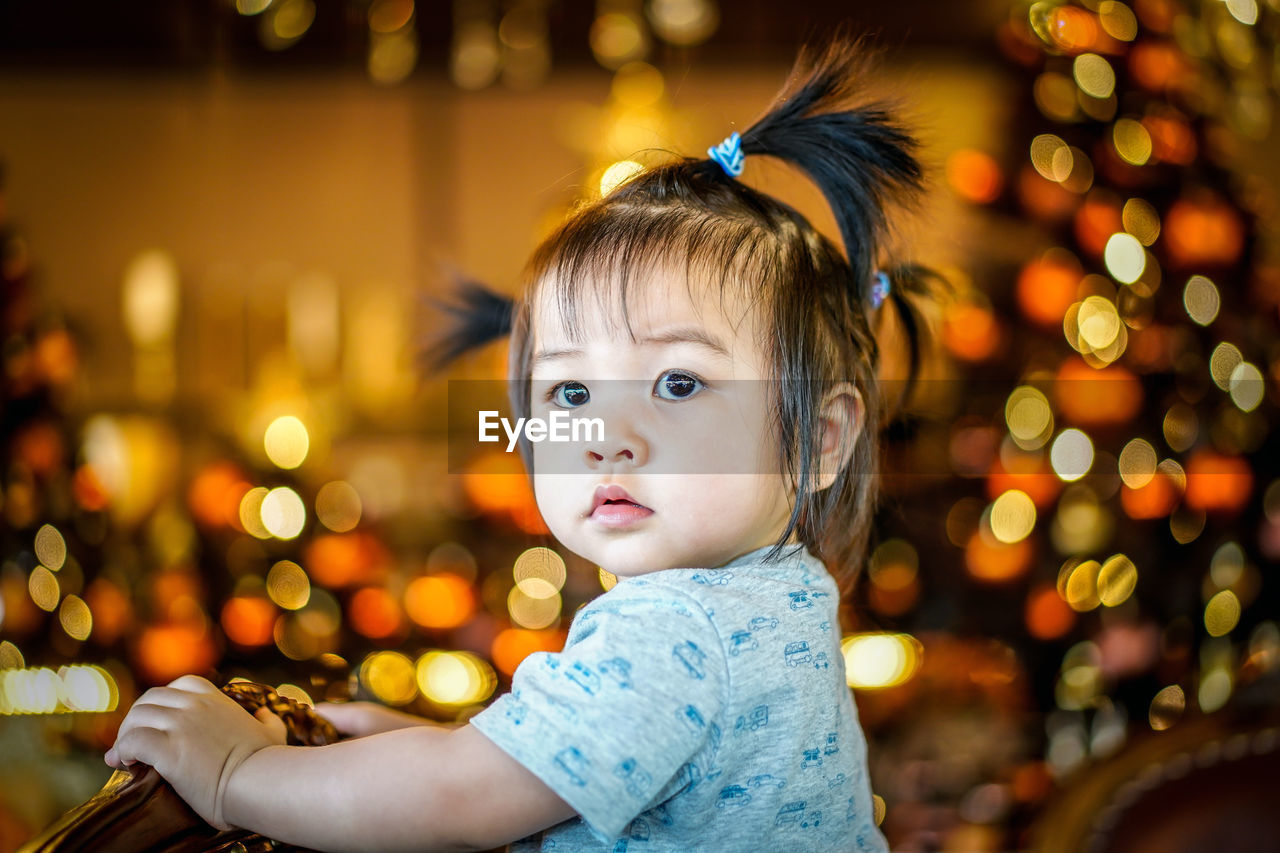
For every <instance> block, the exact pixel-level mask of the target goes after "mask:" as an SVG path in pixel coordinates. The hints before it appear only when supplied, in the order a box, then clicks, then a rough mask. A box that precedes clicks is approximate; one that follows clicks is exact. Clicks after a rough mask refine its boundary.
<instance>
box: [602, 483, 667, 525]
mask: <svg viewBox="0 0 1280 853" xmlns="http://www.w3.org/2000/svg"><path fill="white" fill-rule="evenodd" d="M651 515H653V510H651V509H649V508H648V507H647V506H644V505H643V504H641V503H638V502H637V501H635V500H634V499H633V498H632V497H631V495H629V494H627V490H626V489H624V488H622V487H621V486H615V485H608V486H597V487H596V493H595V496H594V499H593V500H592V502H591V511H590V512H589V513H588V514H587V517H588V518H590V519H591V520H592V521H595V522H598V523H600V524H601V525H603V526H605V527H627V526H629V525H632V524H636V523H638V522H640V521H643V520H644V519H646V518H648V517H649V516H651Z"/></svg>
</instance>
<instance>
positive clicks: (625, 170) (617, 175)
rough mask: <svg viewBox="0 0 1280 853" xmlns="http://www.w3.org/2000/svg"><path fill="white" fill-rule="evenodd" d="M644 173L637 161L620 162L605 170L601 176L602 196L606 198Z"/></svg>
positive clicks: (642, 167)
mask: <svg viewBox="0 0 1280 853" xmlns="http://www.w3.org/2000/svg"><path fill="white" fill-rule="evenodd" d="M643 171H644V166H642V165H641V164H639V163H637V162H636V161H635V160H619V161H618V162H616V163H614V164H612V165H610V166H609V168H607V169H605V170H604V174H603V175H601V176H600V195H602V196H605V195H608V194H609V193H611V192H613V191H614V190H616V189H617V188H618V187H620V186H622V185H623V184H625V183H626V182H627V181H629V180H631V179H632V178H634V177H635V176H636V175H639V174H640V173H641V172H643Z"/></svg>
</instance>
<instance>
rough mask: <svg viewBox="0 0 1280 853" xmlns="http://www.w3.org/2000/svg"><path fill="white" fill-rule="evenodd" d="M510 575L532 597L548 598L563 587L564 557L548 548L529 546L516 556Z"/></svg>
mask: <svg viewBox="0 0 1280 853" xmlns="http://www.w3.org/2000/svg"><path fill="white" fill-rule="evenodd" d="M511 576H512V578H513V579H514V580H515V582H516V586H518V587H520V588H521V589H522V590H523V591H524V593H525V594H526V595H528V596H530V597H532V598H549V597H551V595H553V594H555V593H557V592H559V591H560V590H561V589H562V588H563V587H564V582H565V579H566V578H567V577H568V575H567V573H566V570H565V565H564V558H563V557H561V556H560V555H559V554H557V553H556V552H555V551H552V550H551V549H550V548H544V547H541V546H538V547H534V548H530V549H528V550H527V551H525V552H524V553H522V554H521V555H520V556H519V557H517V558H516V561H515V564H514V565H513V566H512V568H511Z"/></svg>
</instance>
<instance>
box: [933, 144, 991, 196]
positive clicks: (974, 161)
mask: <svg viewBox="0 0 1280 853" xmlns="http://www.w3.org/2000/svg"><path fill="white" fill-rule="evenodd" d="M947 183H949V184H951V188H952V189H953V190H955V191H956V194H957V195H959V196H960V197H961V198H963V199H965V200H966V201H971V202H974V203H975V204H989V203H991V202H993V201H995V200H996V199H997V198H999V197H1000V191H1001V190H1002V189H1003V188H1004V176H1003V175H1001V174H1000V167H999V166H998V165H997V164H996V161H995V158H994V157H992V156H991V155H990V154H988V153H986V152H985V151H978V150H976V149H974V148H962V149H960V150H959V151H956V152H954V153H952V155H951V156H950V157H948V158H947Z"/></svg>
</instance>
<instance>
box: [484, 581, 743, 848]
mask: <svg viewBox="0 0 1280 853" xmlns="http://www.w3.org/2000/svg"><path fill="white" fill-rule="evenodd" d="M727 688H728V675H727V666H726V662H725V657H724V652H723V647H722V645H721V643H720V638H719V635H718V634H717V632H716V630H715V628H714V627H713V625H712V623H711V620H710V618H709V617H708V616H707V614H706V612H705V611H704V610H703V609H702V608H701V606H700V605H699V604H698V603H697V602H696V601H695V600H694V599H693V598H691V597H689V596H687V595H686V594H684V593H682V592H680V591H678V590H674V589H668V588H666V587H665V586H662V585H657V584H651V583H648V582H645V581H644V580H643V579H635V580H629V581H626V582H623V583H621V584H618V585H617V586H615V587H614V588H613V589H612V590H610V591H609V592H608V593H606V594H604V595H602V596H600V597H599V598H597V599H595V600H594V601H592V602H591V603H589V604H588V605H586V606H585V607H584V608H583V609H582V610H581V611H579V613H578V615H577V617H576V618H575V619H574V622H573V626H572V628H571V629H570V632H569V636H568V640H567V641H566V644H565V648H564V651H562V652H560V653H557V654H553V653H547V652H539V653H536V654H533V655H530V656H529V657H528V658H526V659H525V661H524V662H523V663H522V664H521V665H520V667H519V668H518V669H517V670H516V672H515V676H514V677H513V679H512V689H511V692H510V693H508V694H505V695H504V696H502V697H500V698H499V699H497V700H496V701H495V702H494V703H493V704H491V705H490V706H489V707H488V708H486V709H485V710H484V711H482V712H480V713H479V714H477V715H476V716H475V717H473V718H472V719H471V724H472V725H474V726H475V727H476V728H477V729H479V730H480V732H481V733H482V734H484V735H485V736H486V737H488V738H489V739H490V740H492V741H493V742H494V743H495V744H497V745H498V746H499V747H500V748H501V749H502V750H503V751H505V752H507V753H508V754H509V755H511V757H512V758H514V759H515V760H516V761H518V762H520V763H521V764H522V765H524V766H525V767H526V768H527V769H528V770H530V771H531V772H532V773H533V774H534V775H536V776H537V777H538V778H539V779H541V780H542V781H543V782H545V783H546V784H547V786H548V787H550V788H551V789H552V790H553V791H555V792H556V794H557V795H559V796H560V798H561V799H563V800H564V801H565V802H567V803H568V804H569V805H570V806H572V807H573V808H574V810H575V811H577V812H578V814H579V815H581V816H582V819H583V820H584V821H585V822H586V823H587V825H588V826H589V827H590V828H591V829H592V831H593V832H595V833H596V834H597V835H599V836H600V837H601V838H602V840H606V841H608V840H612V839H615V838H617V837H618V836H620V835H621V834H622V833H623V830H625V829H626V827H627V825H628V824H629V823H630V822H631V820H632V819H633V818H635V817H636V816H637V815H638V814H640V813H641V812H642V811H644V810H646V809H647V808H649V807H650V806H651V805H654V803H653V800H654V798H655V797H656V796H657V795H658V794H659V793H660V792H663V791H664V789H667V788H668V786H669V783H672V782H673V780H674V779H675V777H676V776H677V775H678V774H680V773H687V772H688V765H689V764H690V762H691V761H692V760H693V759H694V757H695V756H697V755H698V753H700V752H702V751H703V750H704V749H705V748H707V747H708V745H711V746H712V748H714V745H715V744H717V743H718V742H719V726H718V725H717V723H716V720H718V719H719V718H720V717H721V715H722V712H723V709H724V705H725V701H726V699H725V697H726V692H727Z"/></svg>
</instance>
